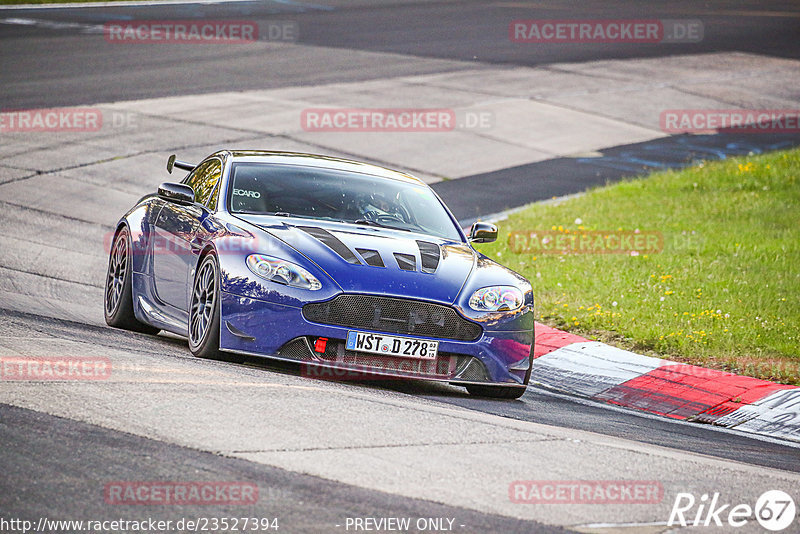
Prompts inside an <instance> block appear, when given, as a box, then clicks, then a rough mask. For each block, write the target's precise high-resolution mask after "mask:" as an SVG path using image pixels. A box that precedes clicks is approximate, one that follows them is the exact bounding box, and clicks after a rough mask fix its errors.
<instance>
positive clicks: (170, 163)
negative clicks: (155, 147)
mask: <svg viewBox="0 0 800 534" xmlns="http://www.w3.org/2000/svg"><path fill="white" fill-rule="evenodd" d="M174 166H175V154H173V155H171V156H170V157H169V159H168V160H167V172H168V173H170V174H172V167H174Z"/></svg>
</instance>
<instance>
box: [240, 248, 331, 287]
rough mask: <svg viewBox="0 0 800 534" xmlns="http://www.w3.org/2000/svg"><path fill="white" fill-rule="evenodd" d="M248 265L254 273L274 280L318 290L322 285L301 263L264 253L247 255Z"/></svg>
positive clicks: (292, 285)
mask: <svg viewBox="0 0 800 534" xmlns="http://www.w3.org/2000/svg"><path fill="white" fill-rule="evenodd" d="M247 267H248V268H249V269H250V270H251V271H253V274H256V275H258V276H260V277H261V278H266V279H267V280H270V281H272V282H277V283H279V284H284V285H287V286H291V287H300V288H302V289H310V290H311V291H316V290H317V289H320V288H321V287H322V284H321V283H320V282H319V280H317V278H316V277H315V276H314V275H313V274H311V273H310V272H308V271H306V270H305V269H303V268H302V267H300V266H299V265H296V264H294V263H290V262H288V261H285V260H279V259H278V258H273V257H270V256H265V255H263V254H250V255H249V256H247Z"/></svg>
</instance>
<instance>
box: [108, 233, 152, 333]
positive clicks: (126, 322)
mask: <svg viewBox="0 0 800 534" xmlns="http://www.w3.org/2000/svg"><path fill="white" fill-rule="evenodd" d="M130 251H131V239H130V232H129V231H128V228H127V227H123V228H122V229H120V231H119V232H117V235H116V236H115V237H114V241H113V244H112V246H111V252H110V253H109V255H108V270H107V271H106V286H105V292H104V296H103V311H104V314H105V318H106V324H107V325H108V326H113V327H114V328H122V329H123V330H132V331H134V332H141V333H144V334H153V335H155V334H158V333H159V332H160V331H161V329H160V328H156V327H154V326H150V325H147V324H144V323H142V322H140V321H139V320H138V319H136V316H135V315H134V313H133V289H132V282H131V280H132V277H133V272H132V271H133V265H132V262H131V253H130Z"/></svg>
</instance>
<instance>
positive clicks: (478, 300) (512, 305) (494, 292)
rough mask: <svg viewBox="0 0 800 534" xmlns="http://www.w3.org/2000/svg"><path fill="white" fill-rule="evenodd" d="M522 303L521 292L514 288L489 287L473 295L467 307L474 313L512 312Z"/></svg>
mask: <svg viewBox="0 0 800 534" xmlns="http://www.w3.org/2000/svg"><path fill="white" fill-rule="evenodd" d="M524 301H525V297H524V296H523V294H522V291H520V290H519V289H518V288H516V287H514V286H491V287H484V288H481V289H479V290H477V291H476V292H475V293H473V294H472V297H470V299H469V307H470V308H472V309H473V310H475V311H513V310H516V309H517V308H519V307H520V306H522V303H523V302H524Z"/></svg>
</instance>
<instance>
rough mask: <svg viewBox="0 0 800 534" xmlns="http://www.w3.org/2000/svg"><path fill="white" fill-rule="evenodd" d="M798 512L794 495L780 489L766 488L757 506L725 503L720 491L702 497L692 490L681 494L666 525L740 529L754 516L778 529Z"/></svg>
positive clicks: (782, 527)
mask: <svg viewBox="0 0 800 534" xmlns="http://www.w3.org/2000/svg"><path fill="white" fill-rule="evenodd" d="M796 512H797V509H796V507H795V504H794V500H793V499H792V497H791V496H790V495H789V494H788V493H786V492H784V491H781V490H769V491H765V492H764V493H763V494H761V496H760V497H759V498H758V499H757V500H756V504H755V507H752V506H750V505H749V504H747V503H740V504H736V505H733V504H731V503H725V502H724V501H723V500H722V499H720V494H719V493H714V494H713V495H711V496H709V495H708V494H707V493H704V494H703V495H701V496H700V498H699V499H697V498H696V497H695V496H694V495H692V494H691V493H678V495H676V496H675V503H674V504H673V505H672V512H671V513H670V515H669V521H668V522H667V525H669V526H671V527H672V526H679V525H680V526H682V527H687V526H691V527H709V526H717V527H722V526H727V527H734V528H738V527H743V526H744V525H746V524H747V522H748V521H750V520H751V519H752V518H753V517H755V519H756V521H758V523H759V524H760V525H761V526H762V527H764V528H765V529H767V530H769V531H772V532H779V531H781V530H784V529H786V528H788V527H789V526H791V525H792V524H793V523H794V518H795V514H796Z"/></svg>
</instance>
